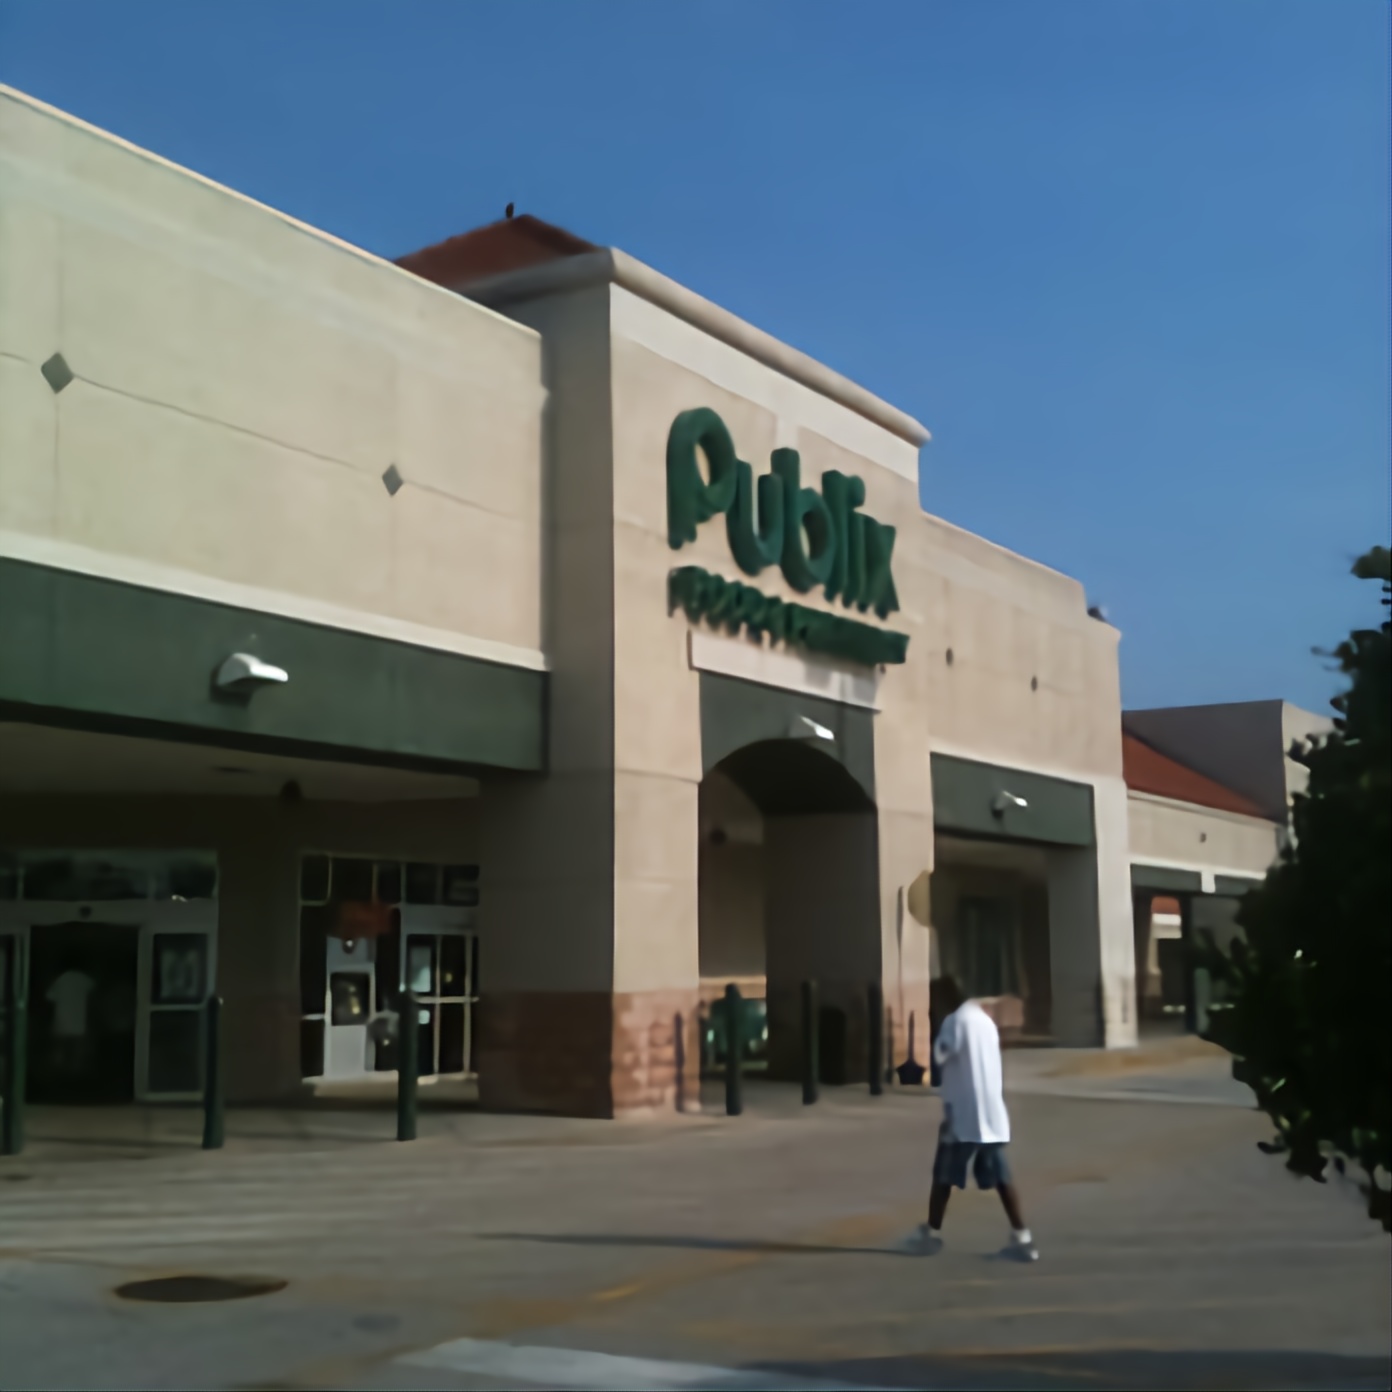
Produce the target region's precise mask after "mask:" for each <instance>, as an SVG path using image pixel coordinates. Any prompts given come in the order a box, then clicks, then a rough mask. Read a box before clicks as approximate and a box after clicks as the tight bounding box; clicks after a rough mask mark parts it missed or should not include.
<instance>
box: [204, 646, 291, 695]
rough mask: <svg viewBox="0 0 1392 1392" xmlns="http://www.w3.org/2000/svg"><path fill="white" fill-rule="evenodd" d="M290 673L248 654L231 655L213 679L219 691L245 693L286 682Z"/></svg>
mask: <svg viewBox="0 0 1392 1392" xmlns="http://www.w3.org/2000/svg"><path fill="white" fill-rule="evenodd" d="M289 680H290V673H289V672H287V671H286V670H285V668H284V667H273V666H271V664H270V663H269V662H263V661H262V660H261V659H260V658H259V657H253V656H252V655H251V654H250V653H233V654H232V656H231V657H229V658H228V659H227V661H226V662H224V663H223V664H222V666H221V667H219V668H218V669H217V675H216V676H215V677H214V678H213V683H214V685H216V686H217V688H218V690H219V691H247V690H250V689H252V688H253V687H257V686H266V685H270V686H274V685H276V684H278V683H282V682H288V681H289Z"/></svg>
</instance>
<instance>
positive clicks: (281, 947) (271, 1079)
mask: <svg viewBox="0 0 1392 1392" xmlns="http://www.w3.org/2000/svg"><path fill="white" fill-rule="evenodd" d="M229 801H230V800H229ZM229 811H230V815H229V817H228V819H227V825H226V829H225V830H224V832H223V834H222V836H221V837H220V838H219V842H220V844H219V846H218V975H217V990H218V993H219V994H220V995H221V996H222V998H223V1001H224V1002H225V1009H224V1012H223V1024H222V1028H223V1038H222V1047H223V1059H224V1065H223V1066H224V1070H225V1075H224V1076H225V1080H226V1084H225V1085H226V1088H227V1098H228V1101H230V1102H266V1101H275V1100H284V1099H286V1098H293V1097H295V1096H297V1095H298V1094H299V1092H300V1090H301V1078H300V985H299V976H300V959H299V941H300V930H299V922H298V918H297V905H298V901H299V894H298V880H299V849H298V845H297V841H298V837H297V835H296V832H295V827H294V825H293V817H291V816H288V815H287V814H286V811H285V809H284V808H283V807H282V806H281V805H280V804H279V803H275V802H266V803H263V802H259V801H257V802H253V801H250V800H247V801H245V802H243V804H242V805H241V806H236V805H235V804H233V806H232V807H231V808H230V809H229Z"/></svg>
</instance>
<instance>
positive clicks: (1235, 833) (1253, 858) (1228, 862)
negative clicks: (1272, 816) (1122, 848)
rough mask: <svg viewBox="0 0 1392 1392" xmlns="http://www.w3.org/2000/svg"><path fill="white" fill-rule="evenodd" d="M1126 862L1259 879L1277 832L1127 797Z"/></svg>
mask: <svg viewBox="0 0 1392 1392" xmlns="http://www.w3.org/2000/svg"><path fill="white" fill-rule="evenodd" d="M1126 806H1127V818H1128V823H1129V832H1130V845H1131V859H1132V861H1133V862H1135V863H1136V864H1138V865H1159V866H1170V867H1174V868H1179V869H1195V870H1212V871H1213V872H1214V873H1215V874H1220V875H1221V874H1236V875H1252V876H1255V877H1258V878H1259V877H1261V876H1264V875H1265V874H1266V872H1267V870H1268V869H1269V868H1270V867H1271V865H1272V863H1273V862H1274V861H1275V859H1276V856H1277V853H1278V851H1279V849H1280V834H1281V828H1280V827H1279V826H1278V825H1277V824H1276V823H1275V822H1269V821H1266V820H1265V819H1264V818H1261V817H1245V816H1242V815H1241V814H1239V813H1236V812H1220V811H1216V810H1214V809H1212V808H1206V807H1196V806H1194V805H1193V804H1192V803H1187V802H1175V801H1172V800H1171V799H1169V798H1162V797H1156V796H1154V795H1153V794H1150V793H1136V792H1133V793H1131V794H1130V795H1129V796H1128V797H1127V801H1126Z"/></svg>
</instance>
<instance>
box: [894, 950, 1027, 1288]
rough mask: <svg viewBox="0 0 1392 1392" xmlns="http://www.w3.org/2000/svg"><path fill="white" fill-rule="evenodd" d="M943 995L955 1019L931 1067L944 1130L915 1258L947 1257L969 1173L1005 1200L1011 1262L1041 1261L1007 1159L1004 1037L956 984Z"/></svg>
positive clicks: (943, 986)
mask: <svg viewBox="0 0 1392 1392" xmlns="http://www.w3.org/2000/svg"><path fill="white" fill-rule="evenodd" d="M938 991H939V992H940V993H941V994H943V995H944V996H945V997H946V999H944V1000H943V1002H942V1004H943V1007H944V1009H945V1010H947V1011H950V1012H951V1013H950V1014H948V1015H947V1016H946V1018H944V1019H943V1022H942V1026H941V1028H940V1029H939V1030H938V1035H937V1038H936V1039H935V1040H934V1041H933V1062H934V1063H936V1064H937V1065H938V1067H939V1068H940V1069H941V1070H942V1099H943V1122H942V1127H941V1129H940V1130H939V1132H938V1150H937V1154H936V1155H935V1156H934V1157H933V1188H932V1191H931V1193H930V1194H929V1198H928V1222H927V1223H926V1224H925V1225H924V1226H923V1227H920V1228H919V1230H918V1232H917V1234H916V1244H917V1250H918V1251H920V1252H923V1253H925V1254H927V1255H932V1254H934V1253H936V1252H940V1251H941V1250H942V1223H943V1218H944V1216H945V1215H946V1213H947V1201H948V1199H949V1198H951V1196H952V1190H953V1186H954V1185H955V1186H956V1187H957V1188H958V1189H965V1188H966V1187H967V1170H968V1169H969V1168H970V1169H971V1171H972V1173H973V1174H974V1175H975V1177H976V1186H977V1188H978V1189H994V1190H995V1191H996V1192H997V1193H998V1194H999V1195H1000V1199H1001V1204H1002V1206H1003V1207H1004V1208H1005V1216H1006V1217H1007V1218H1008V1219H1009V1220H1010V1239H1011V1240H1010V1245H1009V1247H1008V1248H1007V1249H1006V1250H1007V1252H1008V1253H1009V1255H1010V1256H1012V1257H1014V1258H1015V1260H1017V1261H1038V1260H1039V1253H1038V1252H1037V1251H1036V1250H1035V1247H1034V1242H1033V1240H1032V1238H1031V1237H1030V1230H1029V1229H1028V1228H1027V1227H1026V1226H1025V1219H1024V1215H1023V1214H1022V1213H1021V1212H1020V1196H1019V1194H1018V1193H1017V1192H1016V1190H1015V1185H1014V1183H1013V1181H1012V1180H1011V1177H1010V1167H1009V1165H1008V1164H1007V1163H1006V1159H1005V1147H1006V1144H1007V1142H1008V1141H1009V1140H1010V1116H1009V1114H1008V1113H1007V1112H1006V1109H1005V1096H1004V1093H1003V1091H1002V1087H1001V1051H1000V1032H999V1031H998V1030H997V1029H996V1023H995V1021H994V1020H992V1019H991V1017H990V1016H989V1015H988V1014H987V1013H986V1012H985V1011H984V1010H983V1009H982V1008H981V1007H980V1006H979V1005H977V1004H976V1002H975V1001H970V1000H969V1001H965V1002H964V1001H963V1000H962V993H961V990H960V989H959V988H958V986H957V983H956V982H955V981H953V980H952V978H950V977H947V978H944V979H943V980H942V981H941V982H940V983H938Z"/></svg>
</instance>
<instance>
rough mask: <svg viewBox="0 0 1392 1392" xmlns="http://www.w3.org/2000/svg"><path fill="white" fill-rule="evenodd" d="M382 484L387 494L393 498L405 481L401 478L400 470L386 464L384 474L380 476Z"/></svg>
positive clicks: (393, 465)
mask: <svg viewBox="0 0 1392 1392" xmlns="http://www.w3.org/2000/svg"><path fill="white" fill-rule="evenodd" d="M382 482H383V483H384V484H385V485H386V489H387V492H388V494H390V495H391V497H393V498H395V497H396V495H397V494H398V493H399V492H401V488H402V485H403V484H404V483H405V482H406V480H405V479H404V478H402V477H401V470H400V469H398V468H397V467H396V465H395V464H388V465H387V470H386V472H385V473H384V474H383V475H382Z"/></svg>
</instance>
